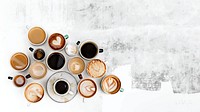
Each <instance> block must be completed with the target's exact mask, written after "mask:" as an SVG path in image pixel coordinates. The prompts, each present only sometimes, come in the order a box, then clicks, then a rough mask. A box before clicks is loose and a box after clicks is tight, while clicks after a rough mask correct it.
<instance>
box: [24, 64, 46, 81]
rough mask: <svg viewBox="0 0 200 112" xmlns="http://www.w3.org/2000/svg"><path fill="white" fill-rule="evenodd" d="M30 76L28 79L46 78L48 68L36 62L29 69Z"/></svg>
mask: <svg viewBox="0 0 200 112" xmlns="http://www.w3.org/2000/svg"><path fill="white" fill-rule="evenodd" d="M28 72H29V74H28V75H27V77H32V78H34V79H41V78H43V77H45V76H46V73H47V67H46V65H45V64H43V63H42V62H37V61H36V62H34V63H32V64H31V65H30V67H29V69H28Z"/></svg>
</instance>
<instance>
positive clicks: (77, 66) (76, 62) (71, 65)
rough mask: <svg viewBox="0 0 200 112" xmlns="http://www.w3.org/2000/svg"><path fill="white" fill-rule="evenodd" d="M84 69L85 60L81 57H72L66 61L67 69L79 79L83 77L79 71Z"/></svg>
mask: <svg viewBox="0 0 200 112" xmlns="http://www.w3.org/2000/svg"><path fill="white" fill-rule="evenodd" d="M84 69H85V62H84V61H83V60H82V59H81V58H79V57H74V58H71V59H70V60H69V61H68V70H69V71H70V72H71V73H72V74H74V75H78V76H79V79H82V78H83V76H82V74H81V73H82V72H83V71H84Z"/></svg>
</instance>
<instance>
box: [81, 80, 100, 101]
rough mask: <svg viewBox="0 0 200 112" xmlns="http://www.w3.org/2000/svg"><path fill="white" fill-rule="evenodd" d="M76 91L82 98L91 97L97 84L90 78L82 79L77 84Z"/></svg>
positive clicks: (95, 90)
mask: <svg viewBox="0 0 200 112" xmlns="http://www.w3.org/2000/svg"><path fill="white" fill-rule="evenodd" d="M78 92H79V94H80V95H81V96H82V97H84V98H91V97H93V96H94V95H95V94H96V92H97V85H96V83H95V82H94V81H93V80H92V79H82V80H81V81H80V82H79V84H78Z"/></svg>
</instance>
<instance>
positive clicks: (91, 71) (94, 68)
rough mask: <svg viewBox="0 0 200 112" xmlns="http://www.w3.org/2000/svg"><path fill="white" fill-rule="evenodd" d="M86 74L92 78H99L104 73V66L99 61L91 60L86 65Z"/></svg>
mask: <svg viewBox="0 0 200 112" xmlns="http://www.w3.org/2000/svg"><path fill="white" fill-rule="evenodd" d="M87 73H88V75H89V76H91V77H92V78H101V77H103V76H104V75H105V73H106V64H105V63H104V62H103V61H102V60H100V59H93V60H90V62H89V63H88V65H87Z"/></svg>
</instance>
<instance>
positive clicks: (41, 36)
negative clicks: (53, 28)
mask: <svg viewBox="0 0 200 112" xmlns="http://www.w3.org/2000/svg"><path fill="white" fill-rule="evenodd" d="M45 38H46V33H45V31H44V30H43V29H42V28H40V27H33V28H32V29H31V30H30V31H29V32H28V39H29V40H30V41H31V43H33V44H41V43H42V42H43V41H44V40H45Z"/></svg>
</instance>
